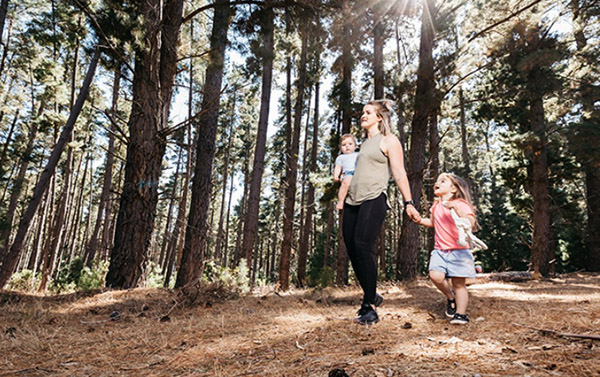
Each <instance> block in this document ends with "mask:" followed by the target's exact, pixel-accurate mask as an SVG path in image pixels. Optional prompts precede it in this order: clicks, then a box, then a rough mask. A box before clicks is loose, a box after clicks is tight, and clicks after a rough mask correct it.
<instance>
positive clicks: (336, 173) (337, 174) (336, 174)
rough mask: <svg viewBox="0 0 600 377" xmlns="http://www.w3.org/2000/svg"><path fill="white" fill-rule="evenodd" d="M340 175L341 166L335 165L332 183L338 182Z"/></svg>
mask: <svg viewBox="0 0 600 377" xmlns="http://www.w3.org/2000/svg"><path fill="white" fill-rule="evenodd" d="M341 174H342V166H341V165H335V167H334V168H333V181H334V182H339V181H340V175H341Z"/></svg>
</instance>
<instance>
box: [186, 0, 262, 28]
mask: <svg viewBox="0 0 600 377" xmlns="http://www.w3.org/2000/svg"><path fill="white" fill-rule="evenodd" d="M244 4H250V5H252V4H254V5H264V4H265V2H264V1H257V0H239V1H232V2H230V3H229V5H230V6H231V5H244ZM214 7H215V4H214V3H212V4H208V5H205V6H203V7H200V8H198V9H196V10H193V11H192V12H191V13H188V15H187V16H184V17H183V21H182V22H181V23H182V24H184V23H186V22H188V21H189V20H191V19H192V18H194V17H196V16H197V15H198V14H200V13H202V12H205V11H207V10H209V9H212V8H214Z"/></svg>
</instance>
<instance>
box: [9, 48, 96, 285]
mask: <svg viewBox="0 0 600 377" xmlns="http://www.w3.org/2000/svg"><path fill="white" fill-rule="evenodd" d="M99 58H100V49H99V48H96V51H95V53H94V56H93V57H92V60H91V62H90V65H89V68H88V72H87V74H86V77H85V80H84V81H83V85H82V87H81V90H80V92H79V95H78V96H77V101H76V102H75V105H74V106H73V109H72V110H71V113H70V114H69V118H68V119H67V122H66V124H65V127H64V128H63V130H62V133H61V135H60V138H59V139H58V142H57V143H56V146H55V147H54V150H53V151H52V154H51V155H50V158H49V160H48V164H47V165H46V168H45V169H44V171H43V172H42V175H41V176H40V179H39V181H38V182H37V184H36V185H35V188H34V190H33V196H32V198H31V201H30V202H29V205H28V206H27V210H26V211H25V213H24V215H23V218H22V219H21V221H20V222H19V228H18V229H17V234H16V236H15V239H14V241H13V244H12V246H11V248H10V251H9V252H8V255H6V257H5V258H4V262H3V263H2V268H1V269H0V287H4V285H6V283H7V282H8V280H9V279H10V277H11V275H12V273H13V270H14V268H15V266H16V264H17V262H18V260H19V257H20V255H21V251H22V249H23V245H24V241H25V236H26V235H27V233H28V231H29V225H30V223H31V219H32V218H33V216H34V215H35V212H36V211H37V208H38V206H39V204H40V202H41V200H42V197H43V196H44V192H45V191H46V189H47V188H48V183H49V181H50V178H52V176H53V175H54V171H55V170H56V165H58V161H59V159H60V156H61V154H62V152H63V150H64V148H65V146H66V144H67V141H68V140H69V137H70V135H71V134H72V132H73V128H74V127H75V122H76V121H77V118H78V117H79V114H80V113H81V109H82V108H83V104H84V102H85V100H86V99H87V96H88V93H89V88H90V85H91V83H92V79H93V78H94V75H95V73H96V66H97V65H98V60H99Z"/></svg>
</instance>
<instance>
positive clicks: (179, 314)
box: [0, 274, 600, 376]
mask: <svg viewBox="0 0 600 377" xmlns="http://www.w3.org/2000/svg"><path fill="white" fill-rule="evenodd" d="M380 292H381V294H382V295H383V296H384V298H385V302H384V305H383V306H382V307H381V308H380V309H379V310H378V312H379V315H380V317H381V318H382V321H381V322H380V323H378V324H376V325H374V326H369V327H364V326H359V325H355V324H353V323H352V318H353V316H354V313H355V312H356V310H357V309H358V303H359V290H358V289H357V288H346V289H337V288H328V289H325V290H322V291H318V290H304V291H293V292H290V293H286V294H281V295H278V294H275V293H273V292H272V291H268V290H267V289H266V288H265V289H263V292H258V293H256V294H254V295H252V296H247V297H243V298H240V299H237V300H232V301H225V302H213V300H212V299H210V298H208V299H206V298H205V299H203V300H201V301H200V304H199V305H197V306H195V307H193V308H179V307H176V308H175V309H174V310H172V312H171V313H170V314H169V315H168V318H165V317H164V316H165V314H166V313H168V312H169V310H170V309H171V308H172V307H173V303H174V300H175V299H176V296H175V294H173V293H172V292H169V291H163V290H156V289H136V290H132V291H112V292H103V293H96V294H93V295H89V296H87V297H85V296H82V295H71V296H58V297H57V296H54V297H36V296H26V295H19V294H14V293H9V292H2V293H0V324H1V326H2V327H1V328H0V330H1V333H0V376H4V375H10V376H13V375H15V376H21V375H22V376H115V375H126V376H328V375H335V376H343V375H344V373H346V374H347V375H349V376H405V375H411V376H412V375H417V376H448V375H452V376H476V375H480V376H521V375H532V376H554V375H558V376H565V375H567V376H592V375H600V362H599V360H600V341H597V340H587V339H574V338H566V337H559V336H556V335H552V334H548V333H541V332H539V331H536V330H532V329H528V328H524V327H519V326H517V325H515V323H516V324H522V325H527V326H532V327H535V328H543V329H548V330H553V331H557V332H563V333H579V334H597V335H598V334H600V275H591V274H571V275H565V276H561V277H559V278H555V279H551V280H545V281H529V282H525V283H497V282H494V283H484V284H475V285H472V286H470V292H471V303H470V305H469V314H470V317H471V323H470V324H469V325H467V326H453V325H450V324H449V323H448V321H447V320H446V319H445V316H444V315H443V307H444V306H443V305H444V302H443V299H442V297H441V295H440V294H439V293H438V292H437V291H435V289H434V288H433V286H432V285H431V284H430V283H429V282H428V281H427V280H424V279H423V280H419V281H416V282H413V283H409V284H397V285H384V286H382V287H380ZM111 316H112V317H111ZM161 318H162V319H163V320H162V321H161ZM336 369H337V371H335V370H336ZM342 371H343V372H342Z"/></svg>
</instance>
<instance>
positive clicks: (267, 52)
mask: <svg viewBox="0 0 600 377" xmlns="http://www.w3.org/2000/svg"><path fill="white" fill-rule="evenodd" d="M263 17H264V18H263V25H262V31H261V34H262V39H263V51H264V54H263V56H262V57H261V58H262V89H261V98H260V115H259V119H258V132H257V136H256V147H255V150H254V161H253V164H252V177H251V180H250V191H249V193H248V206H247V207H246V213H245V217H244V230H243V242H242V255H244V258H246V262H247V263H248V266H251V262H252V255H253V248H254V243H255V240H256V237H257V233H258V232H257V230H258V212H259V204H260V191H261V184H262V176H263V172H264V169H265V168H264V165H265V154H266V141H267V126H268V121H269V106H270V102H271V84H272V81H273V59H274V57H275V56H274V55H275V51H274V37H273V32H274V28H275V24H274V18H275V16H274V13H273V9H272V8H270V7H267V8H266V9H265V10H264V16H263Z"/></svg>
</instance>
